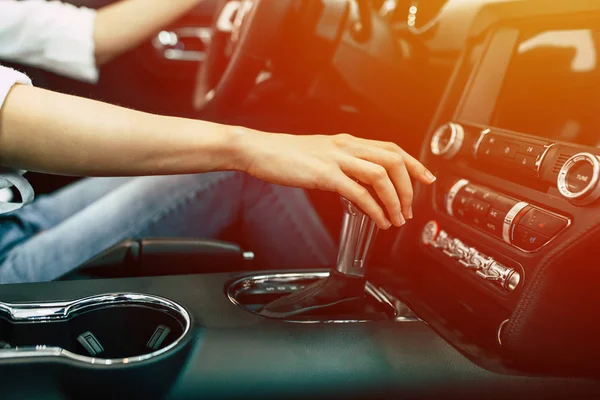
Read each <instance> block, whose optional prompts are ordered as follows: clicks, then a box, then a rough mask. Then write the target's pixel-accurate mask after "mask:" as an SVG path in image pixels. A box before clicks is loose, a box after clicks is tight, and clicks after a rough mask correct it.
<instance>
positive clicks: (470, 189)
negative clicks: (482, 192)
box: [463, 184, 479, 196]
mask: <svg viewBox="0 0 600 400" xmlns="http://www.w3.org/2000/svg"><path fill="white" fill-rule="evenodd" d="M463 190H464V191H465V193H468V194H470V195H471V196H477V193H478V192H479V188H478V187H476V186H474V185H470V184H469V185H467V186H465V187H464V189H463Z"/></svg>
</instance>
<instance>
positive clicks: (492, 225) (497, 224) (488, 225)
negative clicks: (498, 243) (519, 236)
mask: <svg viewBox="0 0 600 400" xmlns="http://www.w3.org/2000/svg"><path fill="white" fill-rule="evenodd" d="M503 224H504V221H490V220H486V221H484V222H483V229H484V230H486V231H488V232H489V233H491V234H492V235H494V236H498V237H502V225H503Z"/></svg>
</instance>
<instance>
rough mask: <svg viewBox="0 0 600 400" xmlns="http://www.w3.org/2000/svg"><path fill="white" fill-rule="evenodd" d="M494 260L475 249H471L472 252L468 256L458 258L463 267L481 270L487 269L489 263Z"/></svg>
mask: <svg viewBox="0 0 600 400" xmlns="http://www.w3.org/2000/svg"><path fill="white" fill-rule="evenodd" d="M493 261H494V260H493V259H492V258H490V257H488V256H486V255H485V254H482V253H480V252H478V251H477V250H475V249H472V253H471V255H470V257H469V258H467V259H464V260H460V261H459V263H460V264H461V265H462V266H464V267H465V268H469V269H474V270H481V269H487V268H488V266H489V264H490V263H492V262H493Z"/></svg>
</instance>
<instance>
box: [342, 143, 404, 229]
mask: <svg viewBox="0 0 600 400" xmlns="http://www.w3.org/2000/svg"><path fill="white" fill-rule="evenodd" d="M353 153H354V155H355V156H356V157H358V158H360V159H363V160H368V161H370V162H372V163H375V164H378V165H381V166H383V167H384V168H385V169H386V170H387V174H388V175H389V177H390V178H391V182H392V183H393V185H394V187H395V189H396V192H397V197H398V198H399V199H400V205H401V207H402V214H403V216H404V218H406V219H411V218H412V202H413V187H412V182H411V179H410V175H409V173H408V171H407V169H406V164H405V162H404V159H403V157H402V156H401V155H399V154H397V153H393V152H391V151H388V150H385V149H382V148H379V147H375V146H364V145H360V148H357V149H356V150H354V151H353ZM357 178H358V177H357ZM359 179H360V178H359ZM361 181H362V179H361ZM363 182H364V181H363ZM365 183H367V182H365ZM394 224H395V223H394Z"/></svg>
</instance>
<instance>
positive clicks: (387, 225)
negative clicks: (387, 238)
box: [383, 218, 392, 229]
mask: <svg viewBox="0 0 600 400" xmlns="http://www.w3.org/2000/svg"><path fill="white" fill-rule="evenodd" d="M384 221H385V228H383V229H390V227H391V226H392V223H391V222H390V220H389V219H387V218H385V220H384Z"/></svg>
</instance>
